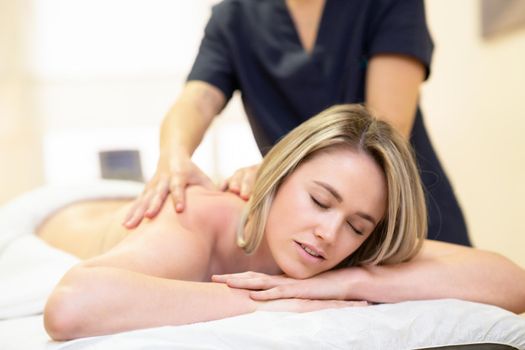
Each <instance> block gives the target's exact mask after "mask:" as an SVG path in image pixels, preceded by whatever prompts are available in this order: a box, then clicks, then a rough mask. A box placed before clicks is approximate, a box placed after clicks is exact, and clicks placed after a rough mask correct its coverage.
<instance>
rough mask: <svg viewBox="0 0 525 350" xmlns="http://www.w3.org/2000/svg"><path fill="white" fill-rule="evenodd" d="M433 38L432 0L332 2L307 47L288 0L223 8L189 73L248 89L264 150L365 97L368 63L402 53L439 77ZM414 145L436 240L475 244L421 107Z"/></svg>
mask: <svg viewBox="0 0 525 350" xmlns="http://www.w3.org/2000/svg"><path fill="white" fill-rule="evenodd" d="M432 50H433V43H432V39H431V37H430V35H429V33H428V29H427V27H426V20H425V11H424V3H423V1H422V0H326V4H325V8H324V11H323V15H322V18H321V23H320V25H319V32H318V35H317V39H316V42H315V46H314V48H313V51H312V52H311V53H307V52H306V51H305V50H304V49H303V47H302V45H301V42H300V39H299V35H298V33H297V31H296V29H295V27H294V24H293V21H292V19H291V17H290V14H289V12H288V9H287V7H286V4H285V2H284V0H227V1H223V2H221V3H219V4H217V5H215V6H214V7H213V9H212V16H211V18H210V20H209V22H208V24H207V26H206V29H205V35H204V38H203V40H202V42H201V46H200V49H199V53H198V55H197V58H196V60H195V62H194V65H193V67H192V70H191V72H190V74H189V76H188V80H201V81H206V82H208V83H210V84H212V85H214V86H216V87H218V88H219V89H221V90H222V92H223V93H224V94H225V95H226V97H227V98H228V99H229V98H230V97H231V96H232V94H233V92H234V91H235V90H240V92H241V97H242V101H243V104H244V107H245V110H246V113H247V116H248V119H249V121H250V125H251V127H252V130H253V133H254V136H255V139H256V141H257V145H258V147H259V149H260V150H261V153H262V154H263V155H264V154H265V153H266V152H267V151H268V150H269V149H270V148H271V146H272V145H273V144H275V143H276V142H277V141H278V140H279V138H281V137H282V136H283V135H285V134H286V133H287V132H289V131H290V130H291V129H293V128H294V127H296V126H297V125H298V124H300V123H301V122H303V121H305V120H306V119H308V118H310V117H311V116H313V115H315V114H317V113H318V112H320V111H322V110H323V109H325V108H327V107H330V106H332V105H334V104H339V103H361V102H364V91H365V74H366V69H367V63H368V60H369V59H370V58H371V57H372V56H373V55H376V54H379V53H398V54H403V55H408V56H410V57H413V58H416V59H418V60H419V61H421V62H422V63H423V64H424V65H425V67H426V68H427V76H428V74H430V63H431V57H432ZM411 139H412V142H413V143H412V144H413V146H414V147H415V151H416V153H417V155H418V157H417V158H418V161H419V162H420V166H421V171H422V176H423V182H424V184H425V187H426V189H427V194H428V198H427V199H428V203H429V208H430V210H429V215H430V224H429V238H431V239H438V240H445V241H449V242H455V243H460V244H465V245H469V244H470V242H469V239H468V236H467V230H466V226H465V222H464V220H463V216H462V213H461V210H460V208H459V205H458V203H457V201H456V199H455V196H454V193H453V191H452V188H451V186H450V184H449V182H448V180H447V177H446V175H445V173H444V171H443V169H442V167H441V165H440V163H439V161H438V159H437V156H436V154H435V152H434V150H433V148H432V145H431V143H430V140H429V138H428V135H427V133H426V131H425V128H424V125H423V120H422V116H421V112H420V111H419V109H418V111H417V115H416V125H415V126H414V128H413V131H412V138H411Z"/></svg>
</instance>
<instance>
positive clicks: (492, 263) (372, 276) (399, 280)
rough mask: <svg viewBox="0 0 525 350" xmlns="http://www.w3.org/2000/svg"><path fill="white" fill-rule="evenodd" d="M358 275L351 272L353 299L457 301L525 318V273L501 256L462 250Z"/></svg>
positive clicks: (377, 267) (378, 268) (361, 271)
mask: <svg viewBox="0 0 525 350" xmlns="http://www.w3.org/2000/svg"><path fill="white" fill-rule="evenodd" d="M353 272H357V273H352V271H351V269H349V270H348V273H349V275H348V277H349V281H350V283H351V286H349V287H348V291H349V292H350V293H351V294H352V295H351V299H365V300H369V301H374V302H399V301H405V300H418V299H439V298H457V299H463V300H469V301H475V302H481V303H487V304H492V305H497V306H499V307H502V308H505V309H507V310H510V311H513V312H516V313H522V312H525V270H523V269H522V268H520V267H518V266H517V265H515V264H514V263H512V262H511V261H510V260H508V259H507V258H505V257H503V256H501V255H499V254H495V253H490V252H484V251H479V250H475V249H470V248H463V247H461V248H459V249H457V250H456V251H455V252H453V253H451V254H446V255H443V256H434V257H431V258H425V259H416V260H414V261H411V262H407V263H403V264H398V265H387V266H375V267H367V268H363V269H360V271H353Z"/></svg>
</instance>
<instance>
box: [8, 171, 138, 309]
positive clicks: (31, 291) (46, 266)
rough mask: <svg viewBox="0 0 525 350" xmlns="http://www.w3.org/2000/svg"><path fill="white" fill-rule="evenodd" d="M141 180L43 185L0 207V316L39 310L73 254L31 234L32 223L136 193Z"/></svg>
mask: <svg viewBox="0 0 525 350" xmlns="http://www.w3.org/2000/svg"><path fill="white" fill-rule="evenodd" d="M142 188H143V184H141V183H137V182H130V181H107V180H104V181H100V182H97V183H92V184H84V185H78V186H56V185H55V186H46V187H42V188H39V189H36V190H34V191H31V192H28V193H26V194H24V195H22V196H20V197H18V198H16V199H14V200H13V201H11V202H9V203H7V204H6V205H4V206H3V207H1V208H0V290H1V291H2V292H1V293H0V319H8V318H14V317H20V316H27V315H32V314H36V313H40V312H42V311H43V308H44V305H45V302H46V300H47V297H48V295H49V293H51V291H52V290H53V287H54V286H55V285H56V284H57V283H58V281H59V280H60V278H61V277H62V276H63V275H64V273H65V272H66V271H67V270H68V269H69V268H70V267H71V266H73V265H74V264H75V263H77V262H78V258H76V257H74V256H72V255H70V254H68V253H66V252H63V251H60V250H58V249H55V248H53V247H51V246H49V245H47V244H46V243H45V242H43V241H42V240H40V239H39V238H38V237H37V236H36V235H35V232H36V229H37V228H38V226H39V225H40V224H41V223H42V222H43V221H44V220H45V219H46V218H47V217H49V216H50V215H51V214H53V213H54V212H56V211H57V210H59V209H60V208H62V207H64V206H66V205H68V204H71V203H73V202H76V201H80V200H89V199H120V198H132V197H135V196H137V195H138V194H139V193H140V191H141V190H142Z"/></svg>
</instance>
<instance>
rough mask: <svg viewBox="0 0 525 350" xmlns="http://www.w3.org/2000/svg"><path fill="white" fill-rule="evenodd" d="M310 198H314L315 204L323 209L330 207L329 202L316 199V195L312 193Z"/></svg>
mask: <svg viewBox="0 0 525 350" xmlns="http://www.w3.org/2000/svg"><path fill="white" fill-rule="evenodd" d="M310 198H311V199H312V202H314V204H315V205H317V206H318V207H319V208H322V209H328V208H329V207H330V206H329V205H328V204H325V203H324V202H322V201H320V200H318V199H316V198H315V197H314V196H312V195H310Z"/></svg>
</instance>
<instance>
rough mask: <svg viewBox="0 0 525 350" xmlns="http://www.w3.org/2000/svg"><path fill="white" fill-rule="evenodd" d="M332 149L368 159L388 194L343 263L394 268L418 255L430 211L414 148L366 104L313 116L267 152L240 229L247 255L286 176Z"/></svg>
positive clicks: (240, 242)
mask: <svg viewBox="0 0 525 350" xmlns="http://www.w3.org/2000/svg"><path fill="white" fill-rule="evenodd" d="M334 147H349V148H351V149H353V150H356V151H360V152H365V153H366V154H368V155H370V156H371V157H372V158H373V159H374V160H375V161H376V162H377V164H378V165H379V166H380V167H381V169H382V170H383V173H384V175H385V179H386V184H387V191H388V193H387V202H388V203H387V206H386V210H385V215H384V217H383V218H382V219H381V221H380V222H379V223H378V224H377V226H376V227H375V229H374V231H373V232H372V234H371V235H370V236H369V237H368V239H367V240H366V241H365V242H364V243H363V244H362V245H361V246H360V247H359V249H357V250H356V251H355V252H354V253H353V254H352V255H351V256H349V257H348V258H347V259H346V260H345V261H343V262H342V265H345V266H357V265H377V264H394V263H399V262H403V261H407V260H409V259H411V258H412V257H414V255H416V254H417V252H418V251H419V250H420V249H421V245H422V244H423V240H424V238H425V237H426V233H427V210H426V204H425V197H424V192H423V188H422V186H421V180H420V177H419V172H418V168H417V166H416V163H415V161H414V156H413V153H412V148H411V147H410V145H409V144H408V142H407V141H405V139H404V138H403V137H402V136H401V135H400V134H398V133H397V132H396V131H395V130H394V129H393V128H392V127H391V126H390V125H389V124H387V123H385V122H383V121H380V120H378V119H377V118H376V117H374V116H372V115H371V113H370V112H369V111H368V110H367V109H366V108H365V107H364V106H362V105H351V104H346V105H338V106H334V107H331V108H329V109H327V110H325V111H323V112H321V113H319V114H318V115H316V116H314V117H312V118H311V119H309V120H307V121H306V122H304V123H302V124H301V125H299V126H298V127H296V128H295V129H293V130H292V131H291V132H290V133H288V134H287V135H286V136H285V137H284V138H282V139H281V140H280V141H279V142H278V143H277V144H276V145H275V146H274V147H273V148H272V149H271V150H270V152H268V154H267V155H266V157H265V158H264V160H263V162H262V164H261V166H260V167H259V171H258V173H257V179H256V181H255V184H254V188H253V193H252V195H251V197H250V200H249V202H248V204H247V207H246V210H245V212H244V214H243V216H242V219H241V223H240V226H239V230H238V231H237V244H238V245H239V246H240V247H241V248H243V249H244V251H245V252H246V253H248V254H250V253H252V252H253V251H254V250H255V249H257V247H258V246H259V244H260V242H261V240H262V238H263V236H264V232H265V229H266V220H267V217H268V213H269V211H270V207H271V205H272V202H273V199H274V197H275V194H276V193H277V191H278V190H279V187H280V185H281V184H282V183H283V181H284V180H285V179H286V178H287V176H289V175H290V174H291V173H292V172H293V171H294V170H295V169H296V168H297V167H298V166H299V165H301V164H302V163H303V162H306V161H308V159H311V158H312V157H313V156H315V155H316V154H318V153H319V152H322V151H329V150H330V149H333V148H334ZM334 171H337V169H334ZM298 215H300V213H298ZM340 266H341V264H340Z"/></svg>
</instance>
